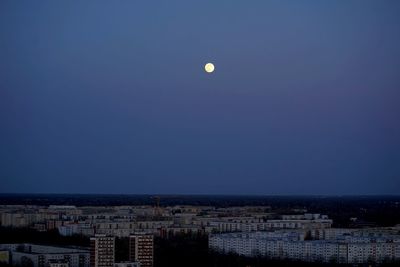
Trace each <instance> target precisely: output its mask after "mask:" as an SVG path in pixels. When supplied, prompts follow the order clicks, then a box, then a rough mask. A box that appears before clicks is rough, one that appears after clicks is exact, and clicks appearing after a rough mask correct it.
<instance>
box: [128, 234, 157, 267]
mask: <svg viewBox="0 0 400 267" xmlns="http://www.w3.org/2000/svg"><path fill="white" fill-rule="evenodd" d="M153 255H154V240H153V235H149V234H135V235H131V236H130V237H129V260H130V261H137V262H139V263H140V266H141V267H153V257H154V256H153Z"/></svg>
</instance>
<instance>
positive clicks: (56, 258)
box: [0, 244, 89, 267]
mask: <svg viewBox="0 0 400 267" xmlns="http://www.w3.org/2000/svg"><path fill="white" fill-rule="evenodd" d="M0 250H4V251H8V252H9V253H10V254H11V257H9V258H10V259H11V262H10V263H11V264H12V265H17V266H31V267H89V251H88V250H85V249H75V248H65V247H54V246H42V245H34V244H0Z"/></svg>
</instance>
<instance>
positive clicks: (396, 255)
mask: <svg viewBox="0 0 400 267" xmlns="http://www.w3.org/2000/svg"><path fill="white" fill-rule="evenodd" d="M339 232H340V231H339ZM304 234H305V232H302V231H296V232H293V231H291V232H288V231H275V232H253V233H229V234H216V235H211V236H210V237H209V247H210V248H211V249H213V250H217V251H220V252H222V253H230V252H233V253H237V254H239V255H243V256H250V257H252V256H257V255H261V256H267V257H271V258H281V259H296V260H303V261H322V262H342V263H366V262H369V261H373V262H382V261H384V260H400V238H399V236H393V235H387V236H386V237H383V236H381V237H380V238H369V237H352V236H347V237H344V236H339V235H338V236H337V238H336V239H333V238H330V239H327V240H304Z"/></svg>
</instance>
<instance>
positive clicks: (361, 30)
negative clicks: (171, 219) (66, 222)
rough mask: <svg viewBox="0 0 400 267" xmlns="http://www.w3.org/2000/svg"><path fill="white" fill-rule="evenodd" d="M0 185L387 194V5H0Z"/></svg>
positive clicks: (393, 128)
mask: <svg viewBox="0 0 400 267" xmlns="http://www.w3.org/2000/svg"><path fill="white" fill-rule="evenodd" d="M207 62H213V63H214V64H215V66H216V71H215V72H214V73H212V74H207V73H206V72H205V71H204V64H205V63H207ZM0 192H2V193H114V194H118V193H132V194H258V195H267V194H274V195H275V194H296V195H299V194H317V195H323V194H331V195H334V194H400V1H397V0H393V1H389V0H382V1H379V0H376V1H364V0H362V1H361V0H360V1H334V0H332V1H317V0H316V1H266V0H262V1H244V0H243V1H232V0H231V1H215V0H213V1H187V0H182V1H171V0H168V1H6V0H3V1H1V2H0Z"/></svg>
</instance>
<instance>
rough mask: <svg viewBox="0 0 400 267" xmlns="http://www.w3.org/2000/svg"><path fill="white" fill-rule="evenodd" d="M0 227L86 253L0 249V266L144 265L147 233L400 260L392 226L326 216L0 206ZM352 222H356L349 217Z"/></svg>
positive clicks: (148, 260) (284, 254)
mask: <svg viewBox="0 0 400 267" xmlns="http://www.w3.org/2000/svg"><path fill="white" fill-rule="evenodd" d="M0 212H1V217H0V219H1V221H0V223H1V226H2V227H9V228H26V227H29V228H33V229H35V230H37V231H50V230H53V231H55V230H56V231H58V233H59V234H60V235H62V236H74V235H82V236H87V237H90V248H81V247H79V248H71V247H55V246H43V245H38V244H28V243H22V244H21V243H19V244H8V243H7V244H0V262H5V263H8V264H11V265H18V266H21V265H22V266H27V262H28V263H29V264H30V266H32V267H89V266H90V267H138V266H141V267H151V266H153V262H154V261H153V257H154V236H157V237H160V238H168V237H171V236H174V235H182V234H185V235H203V236H208V244H209V249H211V250H214V251H217V252H220V253H236V254H239V255H243V256H248V257H257V256H263V257H270V258H275V259H292V260H302V261H309V262H315V261H319V262H336V263H354V264H356V263H367V262H375V263H380V262H384V261H394V260H400V225H397V226H393V227H359V228H333V227H332V224H333V221H332V220H331V219H329V217H328V216H327V215H322V214H314V213H308V212H307V211H306V210H293V212H292V213H293V214H288V215H282V214H278V213H275V212H273V211H272V210H271V208H270V207H266V206H245V207H228V208H216V207H211V206H173V207H160V206H159V205H156V207H153V206H106V207H94V206H90V207H75V206H55V205H54V206H48V207H44V206H25V205H24V206H16V205H3V206H0ZM349 219H352V220H356V218H349ZM122 237H127V238H129V248H128V250H129V261H127V262H115V257H114V255H115V238H122Z"/></svg>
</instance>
